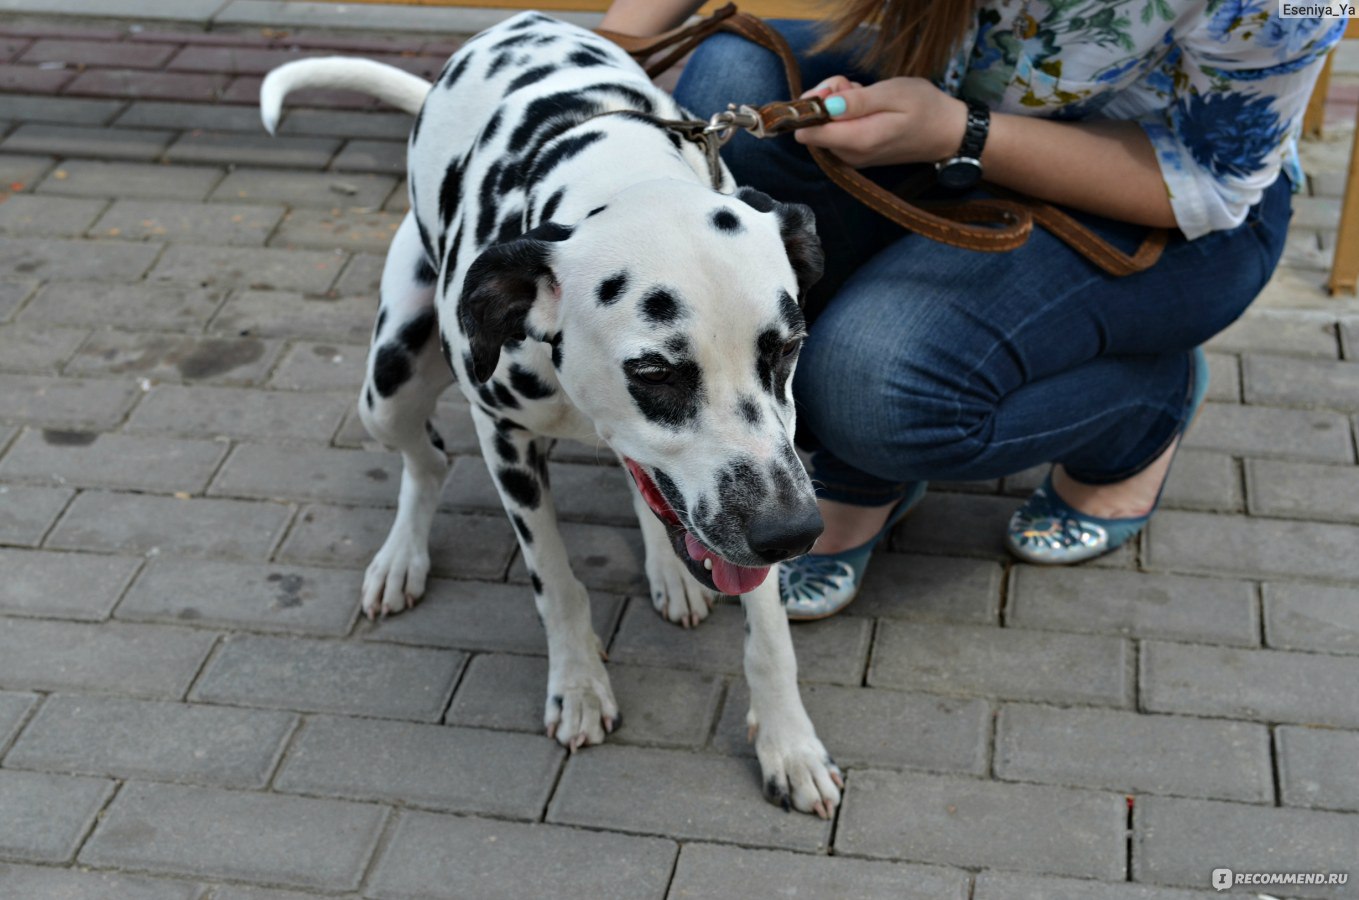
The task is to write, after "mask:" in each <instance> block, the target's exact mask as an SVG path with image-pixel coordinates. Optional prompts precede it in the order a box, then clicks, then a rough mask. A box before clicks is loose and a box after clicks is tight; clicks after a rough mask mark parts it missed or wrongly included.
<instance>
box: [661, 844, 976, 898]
mask: <svg viewBox="0 0 1359 900" xmlns="http://www.w3.org/2000/svg"><path fill="white" fill-rule="evenodd" d="M735 885H740V886H741V897H742V898H743V900H776V898H804V900H811V898H822V897H850V896H852V897H854V898H855V900H966V898H967V897H968V887H969V885H968V876H967V873H965V872H961V871H958V870H957V869H944V868H937V867H934V866H918V865H905V864H902V863H893V862H885V861H879V860H865V859H845V858H842V857H834V856H809V855H806V854H802V853H787V852H784V851H780V850H750V849H747V848H745V847H726V846H722V845H720V844H692V843H691V844H685V845H684V849H682V850H681V851H680V858H679V864H678V865H677V866H676V867H675V877H674V880H673V881H672V882H671V884H670V893H669V895H668V896H669V897H670V898H671V900H684V898H688V900H709V898H713V897H721V896H724V895H727V894H729V892H730V891H731V890H732V888H733V887H734V886H735Z"/></svg>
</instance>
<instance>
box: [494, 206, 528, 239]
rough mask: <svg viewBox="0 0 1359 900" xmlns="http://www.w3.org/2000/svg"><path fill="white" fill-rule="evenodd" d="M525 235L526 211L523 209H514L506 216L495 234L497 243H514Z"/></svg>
mask: <svg viewBox="0 0 1359 900" xmlns="http://www.w3.org/2000/svg"><path fill="white" fill-rule="evenodd" d="M523 233H524V211H523V210H522V209H512V210H510V211H509V212H508V213H506V214H505V218H504V219H503V220H501V222H500V228H499V229H498V230H497V231H496V233H495V239H496V243H500V242H501V241H512V240H514V239H515V238H517V237H519V235H521V234H523Z"/></svg>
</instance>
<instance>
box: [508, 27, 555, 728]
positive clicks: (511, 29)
mask: <svg viewBox="0 0 1359 900" xmlns="http://www.w3.org/2000/svg"><path fill="white" fill-rule="evenodd" d="M524 16H525V18H524V21H522V22H515V23H514V24H513V25H511V26H510V27H509V28H508V29H507V30H509V31H523V30H524V29H525V28H532V27H533V26H534V25H537V24H538V23H539V22H541V21H543V20H544V19H546V18H547V16H544V15H542V14H540V13H525V14H524ZM559 705H560V704H559Z"/></svg>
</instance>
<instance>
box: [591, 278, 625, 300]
mask: <svg viewBox="0 0 1359 900" xmlns="http://www.w3.org/2000/svg"><path fill="white" fill-rule="evenodd" d="M627 289H628V273H627V272H618V273H616V274H614V275H610V276H609V277H608V278H605V279H604V280H603V281H601V282H600V283H599V287H597V288H595V296H596V297H598V298H599V302H600V303H603V304H604V305H605V306H608V305H609V304H610V303H613V302H615V301H616V300H617V299H618V296H619V295H620V294H622V293H623V292H624V291H625V290H627Z"/></svg>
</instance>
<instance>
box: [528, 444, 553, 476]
mask: <svg viewBox="0 0 1359 900" xmlns="http://www.w3.org/2000/svg"><path fill="white" fill-rule="evenodd" d="M524 462H526V463H527V464H528V466H529V468H531V469H533V471H534V472H536V473H538V480H539V481H541V482H542V483H543V486H544V487H546V486H547V485H548V484H549V483H550V482H549V480H548V472H547V454H546V453H544V452H543V451H542V450H541V449H540V448H539V446H538V442H537V441H534V442H533V443H531V444H529V448H528V456H527V458H526V459H525V460H524Z"/></svg>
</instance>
